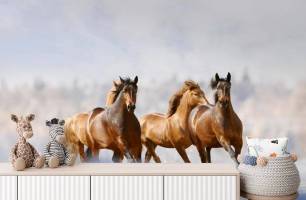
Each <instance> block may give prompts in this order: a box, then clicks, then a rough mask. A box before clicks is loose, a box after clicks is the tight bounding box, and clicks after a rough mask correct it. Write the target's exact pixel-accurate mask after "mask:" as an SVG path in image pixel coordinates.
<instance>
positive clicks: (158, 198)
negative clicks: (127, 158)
mask: <svg viewBox="0 0 306 200" xmlns="http://www.w3.org/2000/svg"><path fill="white" fill-rule="evenodd" d="M91 195H92V196H91V197H92V198H91V199H92V200H163V177H162V176H93V177H91Z"/></svg>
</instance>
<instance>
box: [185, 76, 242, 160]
mask: <svg viewBox="0 0 306 200" xmlns="http://www.w3.org/2000/svg"><path fill="white" fill-rule="evenodd" d="M211 88H212V89H216V92H215V105H213V106H211V105H199V106H197V107H195V108H194V109H193V110H192V111H191V114H190V116H189V122H188V123H189V128H190V133H191V138H192V140H193V142H194V145H195V146H196V147H197V150H198V151H199V154H200V157H201V161H202V162H211V156H210V151H211V148H219V147H223V148H224V149H225V150H226V151H227V152H228V153H229V155H230V157H231V158H232V159H233V160H234V161H235V163H236V164H237V165H238V161H237V156H238V155H239V154H240V152H241V148H242V128H243V127H242V123H241V120H240V119H239V117H238V115H237V114H236V113H235V111H234V109H233V106H232V103H231V93H230V90H231V74H230V73H228V74H227V77H226V78H220V77H219V75H218V74H216V75H215V79H212V81H211ZM232 146H234V148H235V149H234V150H233V148H232Z"/></svg>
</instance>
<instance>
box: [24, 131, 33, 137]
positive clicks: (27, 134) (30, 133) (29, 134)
mask: <svg viewBox="0 0 306 200" xmlns="http://www.w3.org/2000/svg"><path fill="white" fill-rule="evenodd" d="M32 136H33V132H30V131H26V132H24V133H23V137H24V138H25V139H29V138H31V137H32Z"/></svg>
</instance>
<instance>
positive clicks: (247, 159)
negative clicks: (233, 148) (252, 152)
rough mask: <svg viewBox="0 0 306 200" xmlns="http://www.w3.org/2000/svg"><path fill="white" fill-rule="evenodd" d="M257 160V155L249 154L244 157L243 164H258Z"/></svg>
mask: <svg viewBox="0 0 306 200" xmlns="http://www.w3.org/2000/svg"><path fill="white" fill-rule="evenodd" d="M256 161H257V157H256V156H248V155H247V156H245V157H244V159H243V164H246V165H252V166H255V165H257V162H256Z"/></svg>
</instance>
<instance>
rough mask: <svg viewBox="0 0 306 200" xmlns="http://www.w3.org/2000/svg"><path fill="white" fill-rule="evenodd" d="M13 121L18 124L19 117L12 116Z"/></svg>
mask: <svg viewBox="0 0 306 200" xmlns="http://www.w3.org/2000/svg"><path fill="white" fill-rule="evenodd" d="M11 120H12V121H14V122H16V123H17V122H18V117H17V116H16V115H14V114H11Z"/></svg>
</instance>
